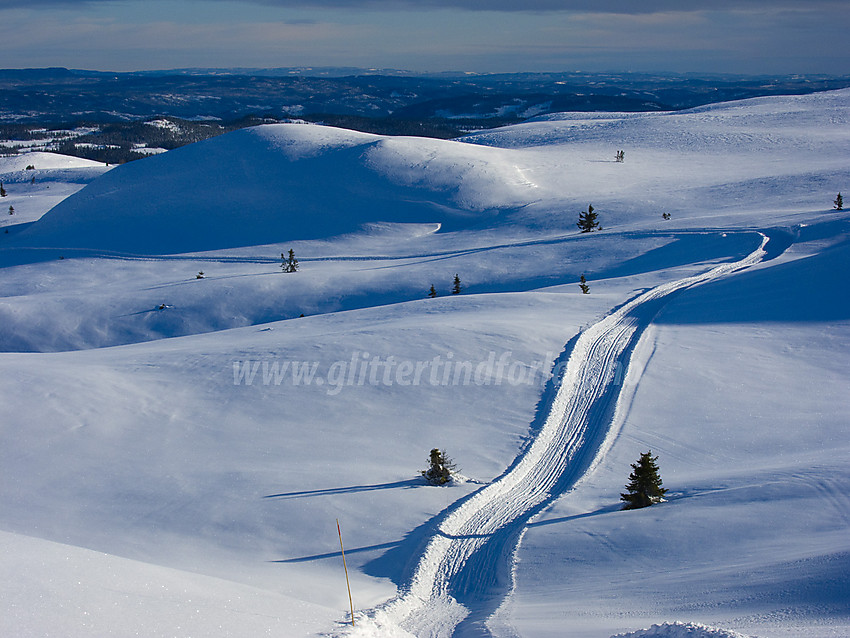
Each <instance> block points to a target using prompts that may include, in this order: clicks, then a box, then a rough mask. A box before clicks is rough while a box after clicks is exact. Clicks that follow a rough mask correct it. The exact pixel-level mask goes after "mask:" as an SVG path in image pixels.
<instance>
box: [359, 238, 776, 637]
mask: <svg viewBox="0 0 850 638" xmlns="http://www.w3.org/2000/svg"><path fill="white" fill-rule="evenodd" d="M768 241H769V238H768V237H767V236H765V235H764V234H762V242H761V245H760V246H759V248H758V249H756V250H755V251H753V252H752V253H751V254H749V255H748V256H747V257H745V258H744V259H742V260H740V261H736V262H731V263H726V264H721V265H719V266H716V267H715V268H712V269H711V270H709V271H707V272H704V273H702V274H699V275H694V276H691V277H686V278H684V279H679V280H676V281H672V282H668V283H665V284H661V285H659V286H657V287H655V288H652V289H651V290H649V291H647V292H644V293H642V294H640V295H638V296H637V297H635V298H633V299H632V300H631V301H629V302H627V303H626V304H624V305H623V306H621V307H619V308H617V309H616V310H614V311H613V312H612V313H611V314H609V315H608V316H606V317H605V318H604V319H602V320H600V321H598V322H597V323H595V324H593V325H591V326H590V327H589V328H587V329H586V330H585V331H584V332H582V333H581V334H580V335H579V336H578V338H577V340H576V341H575V346H574V348H573V350H572V353H571V354H570V356H569V359H568V361H567V364H566V367H565V369H564V371H563V375H562V377H561V381H560V384H559V386H558V388H557V391H556V393H555V396H554V398H553V399H552V401H551V404H550V407H549V411H548V413H547V415H546V418H545V421H544V422H543V425H542V426H541V428H540V430H539V431H538V433H537V436H536V437H535V438H534V440H533V441H532V442H531V444H530V445H529V446H528V447H527V448H526V450H525V451H524V452H523V453H522V454H521V455H520V457H518V459H517V460H516V461H515V462H514V464H513V465H512V466H511V468H510V469H509V470H508V471H506V472H505V473H504V474H503V475H502V476H500V477H499V478H497V479H496V480H494V481H493V482H491V483H490V484H488V485H486V486H485V487H483V488H481V489H480V490H478V491H477V492H475V493H473V494H472V495H470V496H469V497H468V498H466V499H464V500H462V501H460V502H459V503H457V504H456V505H454V506H452V507H451V508H450V509H449V510H447V511H446V512H445V513H444V514H443V516H442V518H441V520H440V521H439V522H438V523H437V527H436V530H435V533H434V534H433V536H432V537H431V538H430V539H429V540H428V542H427V544H426V546H425V548H424V551H423V553H422V555H421V557H420V558H419V561H418V563H417V565H416V567H415V569H414V572H413V575H412V577H411V578H410V580H409V582H408V584H407V586H406V587H405V588H404V589H403V590H402V591H401V592H400V593H399V595H398V596H396V597H395V598H393V599H392V600H390V601H388V602H387V603H385V604H383V605H381V606H379V607H377V608H375V609H373V610H370V611H367V612H361V613H358V614H357V618H356V620H357V625H356V626H355V627H353V628H349V629H347V630H344V635H348V636H356V635H362V636H375V635H380V636H409V635H411V634H412V635H414V636H417V637H418V638H426V637H428V638H448V637H450V636H454V637H460V636H464V637H467V636H490V635H491V632H490V630H489V628H488V627H487V620H488V619H489V618H490V616H491V615H492V613H493V612H495V611H496V609H497V608H498V606H499V605H500V604H501V603H502V601H503V600H504V598H505V595H506V593H507V592H509V591H510V589H511V588H512V563H513V556H514V553H515V551H516V549H517V547H518V544H519V541H520V538H521V535H522V532H523V530H524V529H525V526H526V524H527V523H528V521H529V520H530V519H531V517H533V516H534V515H536V514H537V513H539V512H540V511H542V509H543V508H545V507H546V506H548V505H550V504H551V503H552V502H553V501H554V500H555V499H556V498H557V497H559V496H560V495H562V494H563V493H565V492H566V491H567V490H568V489H570V488H571V487H572V486H573V485H574V484H575V483H576V482H577V481H578V480H579V479H580V478H581V477H582V475H583V474H584V473H585V472H586V471H587V470H588V468H589V467H590V466H591V464H592V462H593V461H594V458H595V457H596V455H597V453H598V452H599V451H600V448H601V447H602V444H603V442H604V440H605V438H606V435H607V434H608V430H609V428H610V426H611V420H612V416H613V410H614V408H615V407H616V403H617V398H618V396H619V387H618V386H619V380H620V379H622V375H623V372H624V368H625V366H627V365H628V363H629V358H630V356H631V353H632V351H633V349H634V347H635V345H636V344H637V342H638V339H639V338H640V336H641V334H642V332H643V330H644V329H645V328H646V327H647V326H648V325H649V323H650V322H651V321H652V319H653V318H654V317H655V315H656V314H657V313H658V311H659V310H660V308H661V307H662V306H663V305H664V303H666V302H667V301H668V299H669V297H670V296H671V295H673V294H675V293H678V292H681V291H683V290H685V289H687V288H690V287H692V286H695V285H699V284H703V283H705V282H708V281H711V280H714V279H717V278H719V277H722V276H724V275H728V274H730V273H733V272H735V271H738V270H741V269H744V268H747V267H749V266H752V265H754V264H756V263H758V262H760V261H762V260H763V259H764V258H765V256H766V255H767V251H766V250H765V247H766V245H767V243H768Z"/></svg>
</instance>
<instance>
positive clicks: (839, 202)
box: [833, 193, 844, 210]
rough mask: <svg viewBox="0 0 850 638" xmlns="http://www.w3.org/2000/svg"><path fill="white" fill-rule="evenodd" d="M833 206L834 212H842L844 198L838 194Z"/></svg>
mask: <svg viewBox="0 0 850 638" xmlns="http://www.w3.org/2000/svg"><path fill="white" fill-rule="evenodd" d="M833 204H835V210H844V198H843V197H842V196H841V193H838V196H837V197H836V198H835V201H834V202H833Z"/></svg>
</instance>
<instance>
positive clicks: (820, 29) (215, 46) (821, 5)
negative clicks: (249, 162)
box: [0, 0, 850, 75]
mask: <svg viewBox="0 0 850 638" xmlns="http://www.w3.org/2000/svg"><path fill="white" fill-rule="evenodd" d="M683 7H687V8H683ZM0 24H2V28H3V37H2V38H0V68H28V67H46V66H60V67H68V68H77V69H93V70H103V71H134V70H151V69H176V68H194V67H263V68H272V67H305V66H306V67H322V66H356V67H363V68H394V69H408V70H412V71H422V72H427V71H473V72H484V73H489V72H517V71H621V72H622V71H640V72H665V71H667V72H700V73H742V74H760V73H766V74H794V73H810V74H818V73H823V74H833V75H843V74H847V73H850V54H848V50H849V49H848V47H847V37H848V36H847V34H848V28H850V2H847V1H846V0H795V1H793V2H792V1H790V0H712V1H705V2H701V1H692V2H688V1H687V0H644V1H642V2H640V1H636V0H524V1H523V0H418V1H416V2H414V1H413V0H409V1H405V0H312V1H311V2H309V3H305V2H300V1H295V0H250V1H249V0H241V1H232V0H171V1H165V0H0Z"/></svg>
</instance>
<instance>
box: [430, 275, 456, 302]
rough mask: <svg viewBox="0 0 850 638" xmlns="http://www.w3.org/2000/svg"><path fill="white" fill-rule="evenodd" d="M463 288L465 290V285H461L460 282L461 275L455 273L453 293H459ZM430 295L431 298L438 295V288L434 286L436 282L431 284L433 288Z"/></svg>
mask: <svg viewBox="0 0 850 638" xmlns="http://www.w3.org/2000/svg"><path fill="white" fill-rule="evenodd" d="M462 290H463V286H461V283H460V276H458V274H457V273H455V277H454V279H453V280H452V294H453V295H459V294H460V293H461V291H462ZM428 296H429V297H430V298H431V299H433V298H434V297H436V296H438V293H437V289H436V288H435V287H434V284H431V288H430V289H429V290H428Z"/></svg>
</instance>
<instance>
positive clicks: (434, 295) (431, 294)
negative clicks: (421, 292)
mask: <svg viewBox="0 0 850 638" xmlns="http://www.w3.org/2000/svg"><path fill="white" fill-rule="evenodd" d="M428 296H429V297H431V299H433V298H434V297H436V296H437V289H436V288H434V284H431V290H429V291H428Z"/></svg>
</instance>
